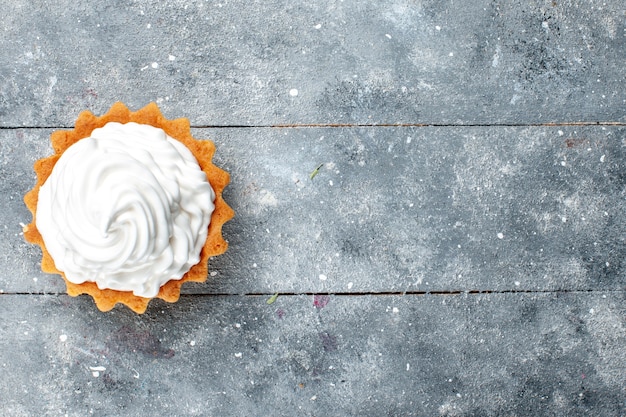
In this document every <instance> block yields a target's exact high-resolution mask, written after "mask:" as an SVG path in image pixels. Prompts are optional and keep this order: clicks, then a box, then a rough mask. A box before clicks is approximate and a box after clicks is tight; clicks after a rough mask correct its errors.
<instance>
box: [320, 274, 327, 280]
mask: <svg viewBox="0 0 626 417" xmlns="http://www.w3.org/2000/svg"><path fill="white" fill-rule="evenodd" d="M327 279H328V277H327V276H326V275H324V274H320V280H322V281H326V280H327Z"/></svg>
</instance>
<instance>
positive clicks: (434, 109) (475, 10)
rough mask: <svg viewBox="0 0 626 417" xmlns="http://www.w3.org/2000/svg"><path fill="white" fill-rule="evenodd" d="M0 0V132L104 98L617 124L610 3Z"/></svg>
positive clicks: (618, 43)
mask: <svg viewBox="0 0 626 417" xmlns="http://www.w3.org/2000/svg"><path fill="white" fill-rule="evenodd" d="M1 6H2V9H3V10H4V15H5V17H6V18H5V19H3V20H2V22H1V23H0V25H1V26H0V27H1V29H2V34H3V35H2V37H1V38H0V56H1V57H2V59H1V60H0V91H2V94H1V95H0V125H1V126H71V125H72V124H73V123H74V120H75V118H76V115H77V114H78V112H80V111H82V110H84V109H86V108H87V109H92V110H94V111H95V112H97V113H103V112H104V111H106V110H107V109H108V107H109V106H110V105H111V104H112V103H113V102H115V101H117V100H122V101H124V102H126V103H127V104H129V105H130V106H132V107H133V108H139V107H142V106H144V105H145V104H147V103H148V102H150V101H157V102H159V104H160V105H161V106H162V107H163V108H164V109H165V111H166V113H167V114H168V115H171V116H172V117H173V116H176V117H181V116H186V117H189V118H190V119H191V121H192V123H193V124H194V125H197V126H199V125H202V126H205V125H247V126H260V125H262V126H266V125H275V124H294V123H324V124H328V123H331V124H332V123H349V124H355V123H356V124H381V123H392V124H393V123H429V124H430V123H435V124H493V123H495V124H520V123H521V124H528V123H546V122H579V121H585V122H595V121H609V122H622V123H623V122H626V119H625V117H626V100H625V96H624V89H623V85H624V82H625V78H624V77H625V73H624V53H623V51H624V49H625V48H626V44H625V39H626V38H625V37H624V33H623V28H624V25H625V19H626V16H625V15H624V10H623V5H622V4H620V2H608V3H606V4H605V3H603V4H602V5H600V4H599V3H598V5H589V4H588V3H587V2H580V1H569V2H548V1H530V2H527V1H524V2H506V3H493V2H491V1H488V0H479V1H474V2H472V4H471V5H467V4H466V3H464V2H439V1H419V2H408V1H405V0H393V1H386V2H377V1H361V0H346V1H341V2H330V3H323V4H318V3H316V2H309V1H289V2H285V1H283V0H271V1H263V2H229V1H219V2H217V1H201V0H196V1H190V2H185V3H184V5H183V4H182V3H180V2H174V1H165V2H163V1H153V0H148V1H138V2H131V3H128V2H122V1H114V2H106V3H103V2H99V1H94V0H80V1H71V2H70V1H68V0H62V1H57V2H55V3H54V4H52V3H49V2H46V1H42V0H35V1H32V2H28V5H26V4H25V3H24V2H19V1H18V2H16V1H6V0H5V1H2V2H1ZM296 90H297V94H296Z"/></svg>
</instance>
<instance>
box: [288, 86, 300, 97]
mask: <svg viewBox="0 0 626 417" xmlns="http://www.w3.org/2000/svg"><path fill="white" fill-rule="evenodd" d="M289 95H290V96H291V97H295V96H297V95H298V89H297V88H292V89H291V90H289Z"/></svg>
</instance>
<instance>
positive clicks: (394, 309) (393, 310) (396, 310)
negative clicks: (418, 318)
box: [391, 307, 400, 314]
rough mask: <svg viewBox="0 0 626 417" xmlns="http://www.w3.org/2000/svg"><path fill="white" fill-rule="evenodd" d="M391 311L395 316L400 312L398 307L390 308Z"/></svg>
mask: <svg viewBox="0 0 626 417" xmlns="http://www.w3.org/2000/svg"><path fill="white" fill-rule="evenodd" d="M391 311H392V312H393V313H395V314H398V313H399V312H400V310H398V307H394V308H392V309H391Z"/></svg>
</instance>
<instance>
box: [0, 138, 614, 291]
mask: <svg viewBox="0 0 626 417" xmlns="http://www.w3.org/2000/svg"><path fill="white" fill-rule="evenodd" d="M194 134H195V135H196V136H197V137H199V138H207V137H210V138H213V139H214V140H215V141H216V143H217V146H218V153H217V155H216V158H215V159H216V162H217V163H218V165H220V166H223V167H224V168H225V169H227V170H228V171H229V172H230V173H231V175H232V184H231V185H230V186H229V188H228V189H227V190H226V192H225V198H226V199H227V201H229V202H230V203H231V204H232V206H233V208H234V209H235V211H236V212H237V216H236V217H235V219H234V220H233V221H232V222H230V223H228V224H227V225H226V227H225V234H226V237H227V238H228V240H229V241H230V245H231V246H230V250H229V251H228V252H227V253H226V255H224V256H221V257H219V258H217V259H215V261H214V262H212V264H211V268H212V269H213V271H214V273H217V275H215V276H214V277H211V282H210V283H209V284H200V285H196V284H193V285H191V284H190V285H187V286H186V291H188V292H194V293H207V292H212V293H227V294H243V293H273V292H276V291H279V292H297V293H302V292H304V293H312V292H389V291H474V290H480V291H485V290H492V291H493V290H495V291H501V290H574V289H576V290H592V289H620V288H621V289H623V288H624V286H625V285H626V264H625V263H624V258H625V255H626V249H625V245H624V243H625V242H624V230H626V217H625V216H624V214H625V213H626V200H625V198H624V197H625V196H626V194H625V189H624V186H625V182H624V174H625V173H626V155H625V154H624V150H625V147H624V144H625V143H626V129H624V128H622V127H619V128H607V127H575V128H574V127H570V128H564V127H559V128H556V127H554V128H547V127H541V128H539V127H530V128H497V129H494V128H488V127H475V128H467V127H466V128H362V129H361V128H359V129H357V128H342V129H338V128H335V129H309V128H307V129H215V130H205V129H197V130H195V131H194ZM48 135H49V131H47V130H41V129H25V130H22V129H18V130H5V131H3V132H2V136H1V139H0V141H1V143H2V144H3V146H4V148H3V151H2V155H3V158H4V159H5V161H4V162H5V164H4V165H2V166H0V175H2V177H3V178H4V182H3V183H2V186H3V188H5V190H2V191H3V192H4V193H6V195H9V197H10V198H9V199H5V200H4V201H0V204H2V205H3V206H2V207H0V209H2V210H3V211H4V212H9V213H15V214H16V215H17V216H16V217H15V218H13V219H11V221H12V223H10V224H6V225H5V226H6V228H5V229H4V230H2V229H0V234H2V235H3V236H5V238H3V239H1V240H0V248H2V253H4V259H3V260H2V261H0V266H1V269H2V270H4V271H6V275H3V276H0V289H3V290H4V291H5V292H28V291H37V292H41V291H43V292H56V291H58V290H59V289H62V286H61V287H59V282H60V280H59V279H58V278H57V277H50V276H46V275H44V274H42V273H41V272H39V267H38V265H37V262H38V260H39V259H40V251H39V249H38V248H37V247H32V246H30V245H28V244H27V243H25V242H24V241H23V238H22V236H21V235H20V234H19V233H20V229H21V227H20V225H19V222H20V221H21V222H23V223H28V222H30V213H29V212H28V211H27V210H26V208H25V207H24V205H23V203H22V201H21V196H22V195H23V194H24V193H25V192H26V191H27V190H28V189H29V188H30V187H32V184H33V182H34V180H33V175H32V173H31V165H32V162H33V160H34V159H35V158H39V157H43V156H46V155H48V153H49V152H50V151H49V149H48V147H47V144H46V142H47V138H48ZM252 144H254V146H252ZM320 163H324V166H323V167H322V168H321V169H320V171H319V174H318V175H317V176H316V177H315V178H314V179H313V180H311V179H310V178H309V174H310V172H311V171H312V170H313V169H314V168H315V167H316V166H318V165H319V164H320ZM320 276H322V278H323V277H326V279H325V280H321V279H320ZM15 277H25V278H26V279H18V280H16V279H15ZM33 278H36V279H37V280H36V281H34V280H33Z"/></svg>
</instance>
